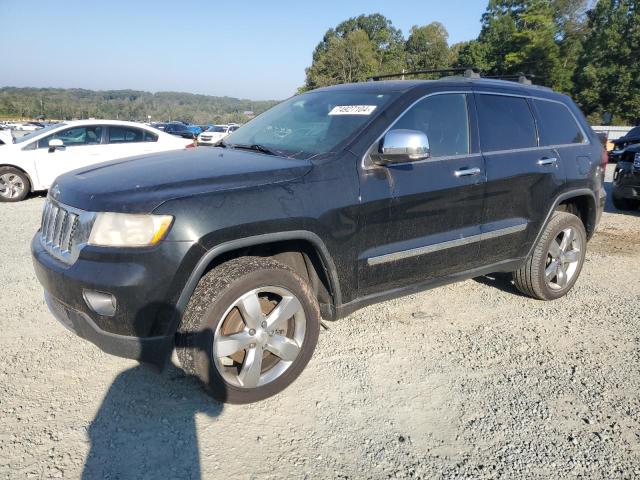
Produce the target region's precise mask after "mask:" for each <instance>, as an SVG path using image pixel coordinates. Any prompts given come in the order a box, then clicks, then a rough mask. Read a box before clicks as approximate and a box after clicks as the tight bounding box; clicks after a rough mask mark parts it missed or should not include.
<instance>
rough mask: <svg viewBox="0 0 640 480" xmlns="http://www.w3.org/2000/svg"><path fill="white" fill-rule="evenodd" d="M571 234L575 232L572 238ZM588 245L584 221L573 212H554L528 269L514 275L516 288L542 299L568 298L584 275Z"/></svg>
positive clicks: (527, 262) (518, 271)
mask: <svg viewBox="0 0 640 480" xmlns="http://www.w3.org/2000/svg"><path fill="white" fill-rule="evenodd" d="M568 231H571V232H572V233H571V234H570V235H568V234H567V233H566V232H568ZM565 236H566V238H565ZM565 242H566V244H567V245H566V246H565ZM586 246H587V234H586V232H585V229H584V225H583V224H582V221H581V220H580V219H579V218H578V217H577V216H575V215H573V214H571V213H567V212H559V211H556V212H554V213H553V216H552V217H551V220H550V221H549V223H548V224H547V226H546V227H545V229H544V232H543V233H542V235H541V236H540V239H539V240H538V243H536V245H535V248H534V249H533V253H532V255H531V256H530V257H529V258H528V259H527V260H526V262H525V264H524V266H522V267H521V268H520V269H519V270H517V271H515V272H513V280H514V283H515V285H516V288H518V290H520V291H521V292H522V293H524V294H525V295H528V296H530V297H533V298H537V299H539V300H555V299H557V298H560V297H562V296H564V295H566V294H567V292H568V291H569V290H571V288H572V287H573V285H574V284H575V283H576V281H577V280H578V277H579V276H580V271H581V270H582V265H583V264H584V257H585V254H586ZM563 248H564V250H563ZM549 276H550V277H549Z"/></svg>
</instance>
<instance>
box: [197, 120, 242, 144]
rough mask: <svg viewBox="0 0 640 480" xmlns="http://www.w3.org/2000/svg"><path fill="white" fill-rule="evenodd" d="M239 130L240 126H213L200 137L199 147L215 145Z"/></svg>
mask: <svg viewBox="0 0 640 480" xmlns="http://www.w3.org/2000/svg"><path fill="white" fill-rule="evenodd" d="M238 128H240V125H236V124H232V125H213V126H211V127H209V128H207V129H206V130H205V131H204V132H202V133H201V134H200V135H198V145H214V144H216V143H218V142H219V141H220V140H222V139H223V138H224V137H226V136H227V135H229V134H230V133H231V132H235V131H236V130H237V129H238Z"/></svg>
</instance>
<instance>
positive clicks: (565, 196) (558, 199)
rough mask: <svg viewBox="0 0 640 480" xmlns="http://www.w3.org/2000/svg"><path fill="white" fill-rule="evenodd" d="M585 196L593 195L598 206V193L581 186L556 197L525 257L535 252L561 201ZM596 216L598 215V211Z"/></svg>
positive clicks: (594, 203)
mask: <svg viewBox="0 0 640 480" xmlns="http://www.w3.org/2000/svg"><path fill="white" fill-rule="evenodd" d="M584 196H589V197H591V199H592V200H593V205H594V208H595V209H597V208H598V200H597V199H596V195H595V193H593V190H590V189H588V188H580V189H576V190H569V191H568V192H564V193H561V194H560V195H558V196H557V197H556V199H555V200H554V202H553V204H552V205H551V208H550V209H549V212H548V213H547V216H546V217H545V219H544V222H543V223H542V226H541V227H540V230H539V231H538V234H537V235H536V238H535V240H534V242H533V244H532V245H531V248H530V249H529V251H528V252H527V255H526V257H525V258H529V257H530V256H531V254H532V253H533V250H534V249H535V248H536V245H537V244H538V240H540V237H541V236H542V233H543V232H544V229H545V228H547V224H548V223H549V221H550V220H551V215H553V212H554V211H555V210H556V208H558V205H560V203H561V202H563V201H565V200H568V199H570V198H575V197H584ZM596 217H597V213H596ZM594 229H595V226H594Z"/></svg>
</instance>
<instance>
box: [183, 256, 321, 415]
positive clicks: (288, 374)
mask: <svg viewBox="0 0 640 480" xmlns="http://www.w3.org/2000/svg"><path fill="white" fill-rule="evenodd" d="M319 330H320V311H319V308H318V303H317V301H316V299H315V296H314V295H313V292H312V291H311V288H310V287H309V284H308V283H307V282H306V281H305V280H303V279H302V278H301V277H300V276H299V275H298V274H296V273H295V272H294V271H293V270H292V269H291V268H289V267H288V266H286V265H284V264H282V263H280V262H277V261H275V260H273V259H269V258H261V257H242V258H238V259H234V260H230V261H229V262H226V263H224V264H222V265H220V266H218V267H216V268H214V269H213V270H211V271H210V272H209V273H207V274H206V275H205V276H204V277H202V279H201V280H200V283H199V284H198V286H197V287H196V290H195V291H194V293H193V295H192V297H191V300H190V301H189V305H188V306H187V309H186V311H185V315H184V317H183V320H182V324H181V326H180V329H179V333H178V335H179V336H178V339H177V347H178V348H177V350H178V358H179V360H180V363H181V365H182V367H183V368H184V369H185V370H186V371H187V373H190V374H192V375H195V376H197V377H198V378H199V379H200V380H201V381H202V382H203V384H204V386H205V388H206V389H207V390H208V391H209V392H210V393H211V394H212V395H213V396H214V397H215V398H217V399H219V400H221V401H224V402H229V403H250V402H256V401H259V400H262V399H265V398H267V397H270V396H272V395H275V394H277V393H279V392H280V391H282V390H284V389H285V388H286V387H287V386H288V385H290V384H291V383H292V382H293V381H294V380H295V379H296V378H297V377H298V375H299V374H300V373H301V372H302V370H303V369H304V367H305V366H306V365H307V363H308V362H309V360H310V359H311V355H312V354H313V351H314V349H315V346H316V343H317V341H318V334H319Z"/></svg>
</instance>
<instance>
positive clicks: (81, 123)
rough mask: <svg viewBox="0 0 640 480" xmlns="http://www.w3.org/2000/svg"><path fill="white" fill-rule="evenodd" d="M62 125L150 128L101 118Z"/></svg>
mask: <svg viewBox="0 0 640 480" xmlns="http://www.w3.org/2000/svg"><path fill="white" fill-rule="evenodd" d="M61 123H64V124H65V125H95V124H96V123H99V124H101V125H121V126H123V127H125V126H127V127H149V125H146V124H144V123H140V122H129V121H127V120H103V119H101V118H91V119H89V120H69V121H67V120H63V121H62V122H61Z"/></svg>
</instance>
